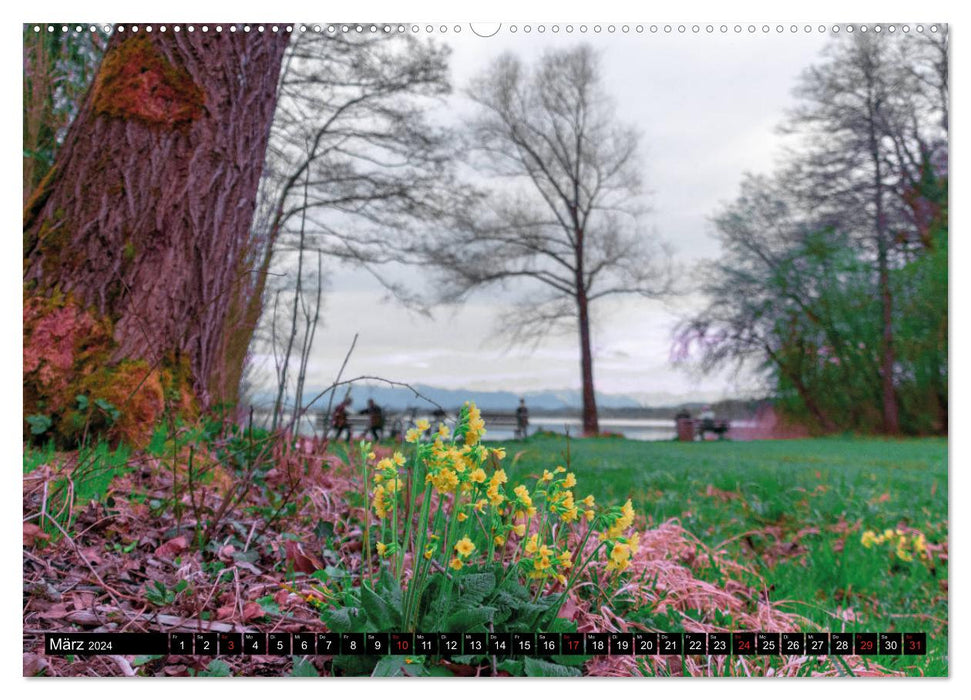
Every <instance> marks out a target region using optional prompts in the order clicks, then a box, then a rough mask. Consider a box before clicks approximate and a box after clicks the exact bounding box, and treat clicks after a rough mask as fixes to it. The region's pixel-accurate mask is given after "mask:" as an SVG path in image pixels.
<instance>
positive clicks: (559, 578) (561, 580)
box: [556, 574, 566, 586]
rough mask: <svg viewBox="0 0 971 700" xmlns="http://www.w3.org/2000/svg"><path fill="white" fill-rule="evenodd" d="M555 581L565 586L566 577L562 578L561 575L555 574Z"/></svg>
mask: <svg viewBox="0 0 971 700" xmlns="http://www.w3.org/2000/svg"><path fill="white" fill-rule="evenodd" d="M556 580H557V581H559V582H560V583H561V584H563V585H564V586H565V585H566V576H564V575H563V574H557V575H556Z"/></svg>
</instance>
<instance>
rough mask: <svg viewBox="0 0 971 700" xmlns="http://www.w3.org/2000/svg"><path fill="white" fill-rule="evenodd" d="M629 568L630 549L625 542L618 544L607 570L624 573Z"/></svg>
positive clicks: (612, 551) (611, 553)
mask: <svg viewBox="0 0 971 700" xmlns="http://www.w3.org/2000/svg"><path fill="white" fill-rule="evenodd" d="M628 566H630V547H629V546H628V545H626V544H624V543H623V542H618V543H617V544H615V545H614V548H613V550H611V552H610V559H609V560H608V561H607V570H608V571H613V570H617V571H623V570H624V569H626V568H627V567H628Z"/></svg>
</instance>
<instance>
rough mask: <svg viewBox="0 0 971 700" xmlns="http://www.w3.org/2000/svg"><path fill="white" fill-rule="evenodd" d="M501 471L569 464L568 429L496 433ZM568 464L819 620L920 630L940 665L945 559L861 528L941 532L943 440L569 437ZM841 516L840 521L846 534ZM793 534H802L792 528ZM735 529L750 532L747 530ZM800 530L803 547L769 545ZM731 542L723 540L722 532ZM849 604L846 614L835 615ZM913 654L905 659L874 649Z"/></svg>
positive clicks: (823, 624)
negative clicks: (875, 543)
mask: <svg viewBox="0 0 971 700" xmlns="http://www.w3.org/2000/svg"><path fill="white" fill-rule="evenodd" d="M506 445H507V449H508V455H509V456H508V457H507V460H506V462H507V463H508V464H507V471H508V472H509V474H510V477H516V476H518V477H522V476H525V475H527V474H534V473H542V470H543V469H544V468H548V467H551V466H555V465H557V464H566V463H567V458H566V448H567V443H566V440H565V438H562V437H552V436H535V437H532V438H529V439H528V440H526V441H519V442H509V443H506ZM569 450H570V456H569V466H570V468H571V469H572V470H573V471H574V472H575V473H576V475H577V478H578V480H579V482H580V483H579V486H578V489H579V490H578V494H577V495H578V496H583V495H585V494H586V492H587V491H588V490H589V491H590V492H592V493H593V494H594V496H595V497H596V498H597V500H598V501H600V502H614V503H618V502H622V501H623V500H625V499H627V498H631V499H632V500H633V503H634V507H635V508H636V509H637V511H638V512H639V513H643V514H645V515H646V516H647V518H648V522H649V523H650V522H655V523H656V522H659V521H662V520H665V519H668V518H680V520H681V523H682V524H683V526H684V527H685V528H686V529H687V530H689V531H690V532H692V533H694V534H695V535H696V536H697V537H699V538H700V539H701V540H703V541H704V542H705V543H707V544H709V545H712V546H714V545H719V544H722V543H725V542H727V544H725V545H724V549H726V550H727V551H728V553H729V554H730V555H731V556H732V557H733V558H735V559H737V560H739V561H742V562H743V563H745V564H747V565H749V566H752V567H754V568H755V569H756V570H758V571H759V572H760V573H761V575H762V576H764V578H765V579H766V581H767V582H768V584H769V585H770V586H771V587H774V588H772V589H771V594H770V597H771V598H772V600H775V601H795V602H791V603H786V604H785V607H786V609H787V610H789V611H791V612H796V613H799V614H801V615H803V616H805V617H807V618H809V619H811V620H812V621H813V622H815V623H816V624H818V625H819V626H820V628H822V629H827V630H832V631H839V630H843V629H845V630H846V631H870V632H882V631H900V632H903V631H917V632H920V631H923V632H927V635H928V650H929V653H928V656H927V657H926V658H925V659H919V660H916V661H917V663H916V665H917V666H918V667H919V668H921V669H923V672H924V673H926V674H929V675H941V674H946V673H947V658H946V657H947V564H946V561H945V562H943V563H941V562H939V561H938V562H937V564H936V565H935V566H934V567H933V570H931V568H930V567H928V566H927V565H925V564H923V563H921V562H919V561H917V560H915V561H913V562H905V561H901V560H899V559H897V558H896V557H895V556H894V553H893V549H890V548H888V547H887V546H886V545H884V546H882V547H878V548H871V549H866V548H864V547H863V546H862V545H861V544H860V535H861V533H862V531H863V530H866V529H871V530H877V531H882V530H884V529H886V528H895V527H897V526H898V525H900V524H904V525H906V526H907V527H912V528H917V529H919V530H921V531H922V532H923V533H924V534H925V535H926V538H927V541H928V542H929V543H932V544H937V543H942V542H946V541H947V537H948V523H947V517H948V515H947V441H946V440H944V439H914V440H882V439H870V438H859V439H854V438H828V439H815V440H785V441H782V440H780V441H753V442H707V443H678V442H636V441H630V440H623V439H597V440H576V439H574V440H571V441H570V443H569ZM847 527H848V528H849V532H848V533H847V532H846V529H847ZM800 532H801V533H802V534H801V535H800V534H799V533H800ZM746 533H749V534H748V535H747V536H745V534H746ZM797 538H798V544H799V545H801V546H803V547H805V548H806V550H808V551H804V552H800V553H798V554H796V555H795V556H785V555H783V556H781V558H780V557H779V556H777V555H776V552H777V551H778V550H779V546H778V545H779V544H780V542H781V543H782V544H784V543H786V542H788V541H792V540H793V539H797ZM729 540H730V541H729ZM838 610H841V611H846V610H850V611H851V614H849V615H846V616H845V617H849V618H850V619H849V620H847V621H844V620H837V619H834V618H833V617H832V615H833V614H835V613H836V612H837V611H838ZM879 661H880V662H881V663H883V664H884V665H887V666H891V667H894V666H913V665H914V662H915V659H914V657H903V658H895V657H880V658H879Z"/></svg>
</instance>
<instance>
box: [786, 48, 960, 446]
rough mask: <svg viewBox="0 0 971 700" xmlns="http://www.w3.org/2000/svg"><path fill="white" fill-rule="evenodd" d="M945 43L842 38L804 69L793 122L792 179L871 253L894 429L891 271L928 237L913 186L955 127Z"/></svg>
mask: <svg viewBox="0 0 971 700" xmlns="http://www.w3.org/2000/svg"><path fill="white" fill-rule="evenodd" d="M945 41H946V40H945ZM941 46H943V49H941ZM938 49H941V50H943V51H944V52H945V53H946V43H944V44H941V45H938V44H937V43H934V42H931V43H924V44H916V43H915V41H914V40H912V39H911V38H910V37H899V38H896V39H895V38H892V37H889V36H876V35H864V34H857V35H854V36H852V37H848V38H840V39H838V40H835V41H834V42H833V43H832V44H831V45H830V47H829V49H828V55H827V58H828V60H827V61H825V62H824V63H821V64H819V65H816V66H813V67H811V68H810V69H809V70H807V71H806V73H805V74H804V76H803V78H802V81H801V83H800V85H799V88H798V90H797V95H798V96H799V97H800V98H801V104H800V106H799V107H798V108H797V109H796V110H795V111H794V112H793V114H792V117H791V119H790V122H789V124H788V125H787V129H788V130H791V131H794V132H798V133H800V134H801V135H802V136H803V141H802V143H803V151H802V152H801V153H799V154H798V156H797V158H796V159H795V161H794V162H795V163H797V165H798V168H797V169H796V170H795V171H794V172H793V180H794V181H795V182H798V183H800V186H801V187H802V189H803V199H804V202H805V207H806V208H807V209H808V210H811V211H814V213H816V214H818V215H820V216H823V217H826V216H829V217H834V218H839V220H840V222H841V225H842V226H843V227H845V228H846V229H848V230H851V231H854V232H855V233H856V234H857V235H858V237H859V240H860V242H861V243H862V244H864V245H865V246H866V247H867V249H868V250H869V251H871V254H872V256H873V262H874V268H875V273H876V274H875V282H876V292H877V296H878V297H879V299H880V308H881V312H880V313H881V324H882V347H881V351H880V353H881V357H880V382H881V388H882V402H883V424H884V430H885V431H886V432H888V433H896V432H898V431H899V429H900V422H899V407H898V397H897V395H896V391H895V388H894V371H895V353H896V350H895V340H894V314H893V307H894V300H893V292H892V289H891V284H890V271H891V269H892V268H893V267H894V264H895V260H894V258H895V256H897V257H899V256H903V255H905V254H906V247H907V246H906V244H907V241H908V240H914V239H917V240H919V238H920V235H919V231H918V230H917V229H916V228H915V225H914V224H915V221H914V212H913V210H912V209H911V208H910V207H908V205H907V200H906V197H905V193H906V192H907V191H908V190H911V189H913V187H914V185H915V183H918V182H920V180H921V177H922V171H923V169H924V168H925V167H927V165H928V163H931V162H933V161H935V160H938V159H940V158H942V157H943V158H945V159H946V149H947V134H946V131H944V130H941V129H940V128H939V125H941V124H945V123H946V118H947V117H946V114H947V112H946V99H947V93H946V61H945V62H944V63H943V64H942V63H941V62H940V53H939V50H938ZM941 65H944V66H945V68H944V72H943V74H942V73H941ZM942 80H943V83H942V82H941V81H942ZM928 88H930V89H928ZM941 100H943V102H941ZM942 150H943V153H942Z"/></svg>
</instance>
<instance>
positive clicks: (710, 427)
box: [676, 418, 731, 442]
mask: <svg viewBox="0 0 971 700" xmlns="http://www.w3.org/2000/svg"><path fill="white" fill-rule="evenodd" d="M676 423H677V433H678V440H681V441H682V442H692V441H694V440H704V439H705V437H706V435H707V434H708V433H714V435H715V437H717V438H718V439H719V440H724V439H725V435H726V434H727V433H728V431H729V429H730V428H731V423H729V422H728V421H727V420H725V419H722V418H715V419H711V418H707V419H700V418H678V419H677V420H676Z"/></svg>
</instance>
